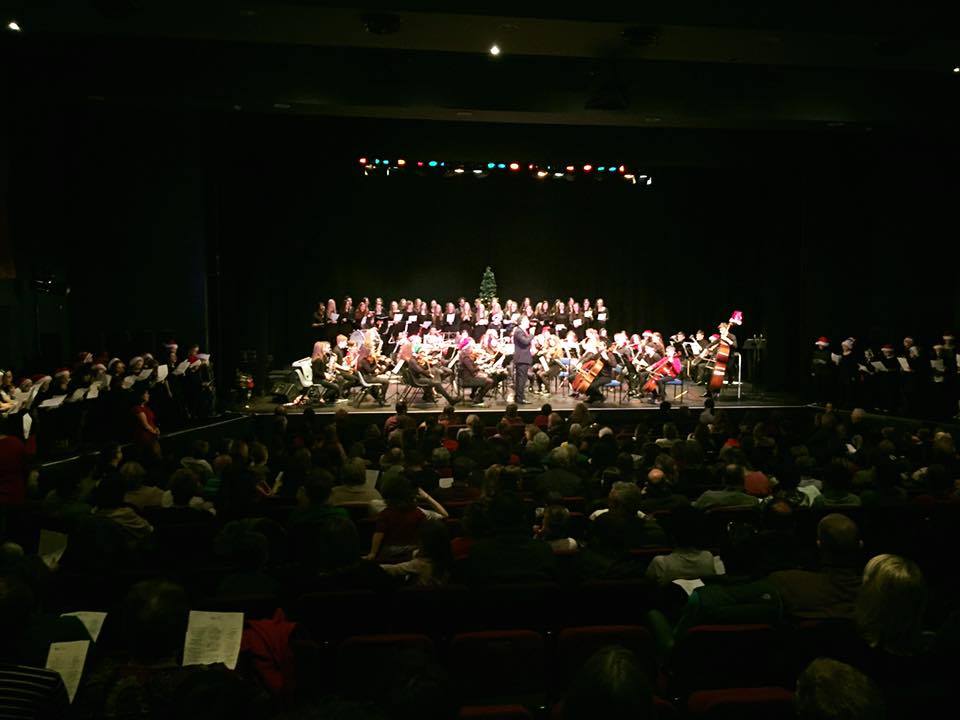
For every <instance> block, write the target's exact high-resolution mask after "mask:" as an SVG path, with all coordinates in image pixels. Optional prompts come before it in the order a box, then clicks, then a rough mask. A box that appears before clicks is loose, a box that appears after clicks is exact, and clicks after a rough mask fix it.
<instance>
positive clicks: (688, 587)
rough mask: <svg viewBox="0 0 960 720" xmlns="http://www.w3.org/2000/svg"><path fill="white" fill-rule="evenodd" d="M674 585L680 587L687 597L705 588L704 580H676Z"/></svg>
mask: <svg viewBox="0 0 960 720" xmlns="http://www.w3.org/2000/svg"><path fill="white" fill-rule="evenodd" d="M673 584H674V585H679V586H680V587H682V588H683V591H684V592H685V593H687V595H688V596H689V595H693V591H694V590H696V589H697V588H702V587H703V580H699V579H697V580H674V581H673Z"/></svg>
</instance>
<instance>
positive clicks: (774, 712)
mask: <svg viewBox="0 0 960 720" xmlns="http://www.w3.org/2000/svg"><path fill="white" fill-rule="evenodd" d="M687 714H688V716H689V717H695V718H704V720H793V718H795V717H796V710H795V708H794V704H793V693H792V692H790V691H789V690H785V689H783V688H779V687H759V688H727V689H724V690H703V691H700V692H695V693H693V694H692V695H691V696H690V697H689V699H688V700H687Z"/></svg>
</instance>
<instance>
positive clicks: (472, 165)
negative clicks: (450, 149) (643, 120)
mask: <svg viewBox="0 0 960 720" xmlns="http://www.w3.org/2000/svg"><path fill="white" fill-rule="evenodd" d="M359 164H360V168H361V170H362V171H363V174H364V176H366V177H370V176H374V175H384V176H388V177H389V176H390V175H392V174H399V173H402V174H414V175H436V176H440V177H451V178H455V177H466V176H472V177H476V178H481V179H483V178H487V177H490V176H494V175H497V174H500V175H520V176H523V175H526V176H528V177H530V178H533V179H536V180H541V181H542V180H548V179H554V180H567V181H573V180H578V179H581V180H582V179H591V180H606V179H610V180H616V181H620V182H626V183H630V184H632V185H638V186H640V187H650V186H651V185H653V177H652V176H651V175H649V174H639V173H637V172H636V171H634V170H631V169H629V168H628V167H627V166H626V165H622V164H620V165H593V164H591V163H584V164H582V165H568V164H557V165H553V164H549V165H540V164H538V163H526V165H525V166H524V164H522V163H519V162H516V161H514V162H490V161H488V162H479V163H478V162H451V161H447V160H406V159H405V158H397V159H395V160H390V159H388V158H378V157H368V156H364V157H361V158H359Z"/></svg>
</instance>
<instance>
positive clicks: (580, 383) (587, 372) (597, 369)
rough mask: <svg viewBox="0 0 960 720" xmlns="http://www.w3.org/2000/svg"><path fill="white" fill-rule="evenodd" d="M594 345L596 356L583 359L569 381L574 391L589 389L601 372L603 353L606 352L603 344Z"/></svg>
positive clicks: (582, 391) (581, 391)
mask: <svg viewBox="0 0 960 720" xmlns="http://www.w3.org/2000/svg"><path fill="white" fill-rule="evenodd" d="M594 347H595V348H596V349H595V350H594V352H595V353H596V357H594V358H591V359H590V360H585V361H584V362H583V363H582V364H581V365H580V367H579V368H577V375H576V377H575V378H573V381H572V382H571V383H570V387H571V388H572V389H573V391H574V392H578V393H585V392H587V391H588V390H589V389H590V385H592V384H593V381H594V380H596V379H597V377H598V376H599V375H600V373H601V372H603V363H604V360H603V353H604V352H606V348H603V346H600V347H596V346H594Z"/></svg>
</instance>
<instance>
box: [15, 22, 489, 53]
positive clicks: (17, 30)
mask: <svg viewBox="0 0 960 720" xmlns="http://www.w3.org/2000/svg"><path fill="white" fill-rule="evenodd" d="M7 30H12V31H13V32H20V31H21V30H22V28H21V27H20V23H18V22H17V21H16V20H11V21H10V22H8V23H7ZM497 52H499V50H498V51H497Z"/></svg>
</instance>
